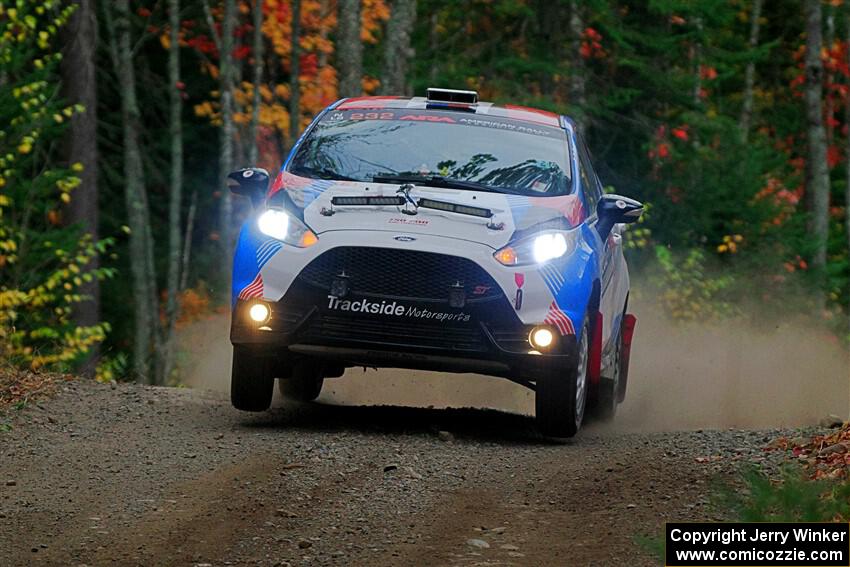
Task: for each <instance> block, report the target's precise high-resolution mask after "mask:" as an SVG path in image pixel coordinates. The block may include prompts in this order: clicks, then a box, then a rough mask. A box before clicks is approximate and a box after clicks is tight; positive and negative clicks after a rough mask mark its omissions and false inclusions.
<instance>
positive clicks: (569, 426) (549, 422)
mask: <svg viewBox="0 0 850 567" xmlns="http://www.w3.org/2000/svg"><path fill="white" fill-rule="evenodd" d="M589 335H590V325H589V324H588V323H587V322H585V323H584V325H582V329H581V335H580V338H579V341H578V345H577V348H576V362H575V364H574V365H571V366H570V367H568V368H566V369H555V368H553V369H552V370H550V371H549V372H548V373H547V374H546V375H545V376H544V377H543V378H541V379H539V380H538V381H537V385H536V386H537V389H536V394H535V404H534V405H535V417H536V420H537V428H538V429H539V430H540V433H542V434H543V435H545V436H547V437H572V436H573V435H575V434H576V433H578V430H579V428H580V427H581V423H582V421H583V420H584V410H585V407H586V405H587V386H588V383H587V362H588V351H589V344H590V342H589V341H590V336H589Z"/></svg>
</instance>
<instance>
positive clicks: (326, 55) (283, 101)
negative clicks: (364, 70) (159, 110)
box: [164, 0, 390, 163]
mask: <svg viewBox="0 0 850 567" xmlns="http://www.w3.org/2000/svg"><path fill="white" fill-rule="evenodd" d="M252 5H253V2H249V1H247V0H242V1H240V2H239V5H238V8H239V10H238V11H239V14H240V16H239V18H240V21H239V23H238V24H237V26H236V30H235V33H234V43H235V47H234V58H235V59H236V63H237V66H239V67H240V68H241V72H240V75H241V78H240V79H239V80H238V81H237V84H236V87H235V90H234V101H235V103H236V108H235V113H234V121H235V122H236V124H238V125H247V124H249V123H250V121H251V115H252V112H253V98H254V85H253V84H252V82H251V81H250V80H247V79H248V77H250V74H251V73H250V69H249V67H250V65H252V64H253V52H252V49H251V45H252V41H253V40H252V37H251V35H252V34H253V27H252V25H251V23H250V21H251V9H252ZM221 15H222V10H221V9H214V10H213V17H214V19H215V20H216V22H217V27H218V30H220V29H221V28H220V25H219V24H218V22H220V19H221ZM389 15H390V11H389V7H388V5H387V2H386V0H364V2H363V7H362V12H361V39H362V40H363V41H364V42H366V43H372V44H374V43H377V41H378V39H379V33H380V29H381V26H382V24H383V22H384V21H385V20H387V19H388V18H389ZM185 24H186V23H185V22H184V29H183V30H182V33H181V36H182V39H183V41H185V45H186V47H190V48H194V49H196V50H198V51H199V52H201V53H202V54H204V55H206V57H205V62H204V70H205V71H206V72H208V73H209V74H210V75H211V76H212V77H216V76H217V75H218V67H217V61H218V52H217V49H216V46H215V42H214V41H213V40H212V39H211V38H210V37H209V34H208V30H205V27H206V26H204V25H199V24H198V23H197V22H193V23H191V24H190V26H186V25H185ZM336 25H337V6H336V2H335V1H333V0H302V3H301V37H300V48H301V57H300V59H299V66H300V73H299V83H300V89H301V92H300V95H301V96H300V116H299V117H298V120H299V122H300V127H301V128H303V127H304V126H306V124H307V123H308V122H309V120H310V118H311V117H312V116H314V115H315V114H316V113H318V112H319V111H321V110H322V109H323V108H324V107H326V106H327V105H328V104H330V103H332V102H333V101H334V100H336V99H337V98H338V92H337V71H336V69H335V68H334V66H333V55H334V51H335V45H334V42H333V34H334V31H335V29H336ZM291 29H292V9H291V2H290V1H289V0H264V2H263V24H262V32H263V36H264V39H265V46H266V53H265V55H264V66H265V67H264V76H265V79H264V81H263V84H262V85H261V86H260V99H261V101H262V105H261V106H260V109H259V137H260V141H259V142H260V148H261V154H266V153H268V152H269V151H272V152H274V148H276V147H279V145H278V144H275V143H270V140H274V139H278V140H281V141H283V142H284V144H283V145H284V146H287V145H289V144H291V143H292V140H289V139H288V138H289V126H290V120H291V117H290V114H289V107H288V102H289V99H290V87H289V80H288V79H289V76H288V74H289V70H290V68H291V60H290V58H291V53H292V37H291ZM164 45H165V43H164ZM272 66H274V67H272ZM270 78H272V79H271V80H270ZM378 85H379V82H378V80H377V79H375V78H373V77H368V76H367V77H364V79H363V89H364V92H367V93H368V92H374V91H375V90H376V89H377V87H378ZM210 94H211V98H210V100H207V101H204V102H201V103H199V104H196V105H195V107H194V111H195V114H196V115H198V116H201V117H207V118H209V119H210V120H211V121H212V122H213V123H219V122H220V116H219V105H218V100H217V98H218V96H219V93H218V92H217V91H213V92H212V93H210ZM280 158H281V156H277V155H262V159H261V161H263V162H264V163H265V162H275V161H278V160H279V159H280Z"/></svg>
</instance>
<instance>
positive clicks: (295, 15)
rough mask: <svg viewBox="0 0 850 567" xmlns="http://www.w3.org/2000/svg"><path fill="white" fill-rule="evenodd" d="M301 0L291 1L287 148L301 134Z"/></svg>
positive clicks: (292, 145) (291, 145) (293, 143)
mask: <svg viewBox="0 0 850 567" xmlns="http://www.w3.org/2000/svg"><path fill="white" fill-rule="evenodd" d="M300 74H301V0H292V51H291V52H290V55H289V147H290V149H291V148H292V147H294V146H295V142H296V141H297V140H298V134H299V133H300V132H301V82H300V81H299V75H300Z"/></svg>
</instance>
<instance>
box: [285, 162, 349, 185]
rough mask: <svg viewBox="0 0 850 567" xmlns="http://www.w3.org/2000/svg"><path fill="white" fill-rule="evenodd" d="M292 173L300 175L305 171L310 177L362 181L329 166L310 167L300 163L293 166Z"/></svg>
mask: <svg viewBox="0 0 850 567" xmlns="http://www.w3.org/2000/svg"><path fill="white" fill-rule="evenodd" d="M292 173H294V174H295V175H298V174H299V173H305V174H307V175H308V176H310V177H313V178H317V179H331V180H333V179H337V180H339V181H360V179H354V178H353V177H348V176H347V175H342V174H341V173H337V172H336V171H334V170H332V169H330V168H329V167H310V166H307V165H299V166H295V167H293V168H292Z"/></svg>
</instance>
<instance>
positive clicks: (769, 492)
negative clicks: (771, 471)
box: [720, 467, 850, 522]
mask: <svg viewBox="0 0 850 567" xmlns="http://www.w3.org/2000/svg"><path fill="white" fill-rule="evenodd" d="M742 480H743V483H744V487H743V490H737V491H736V490H731V489H727V490H724V491H722V492H721V496H720V499H721V503H723V504H725V505H726V506H728V507H729V508H730V509H731V510H732V511H733V512H734V514H735V516H736V518H737V519H738V520H740V521H742V522H830V521H847V518H848V517H850V483H848V482H846V481H843V482H837V481H831V480H811V479H808V478H806V477H805V476H803V475H802V474H801V473H800V471H799V470H798V469H796V468H792V467H786V468H785V469H783V470H782V473H781V476H780V478H778V479H771V478H769V477H768V476H767V475H765V474H764V473H763V472H761V471H759V470H758V469H749V470H746V471H744V473H743V475H742Z"/></svg>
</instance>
